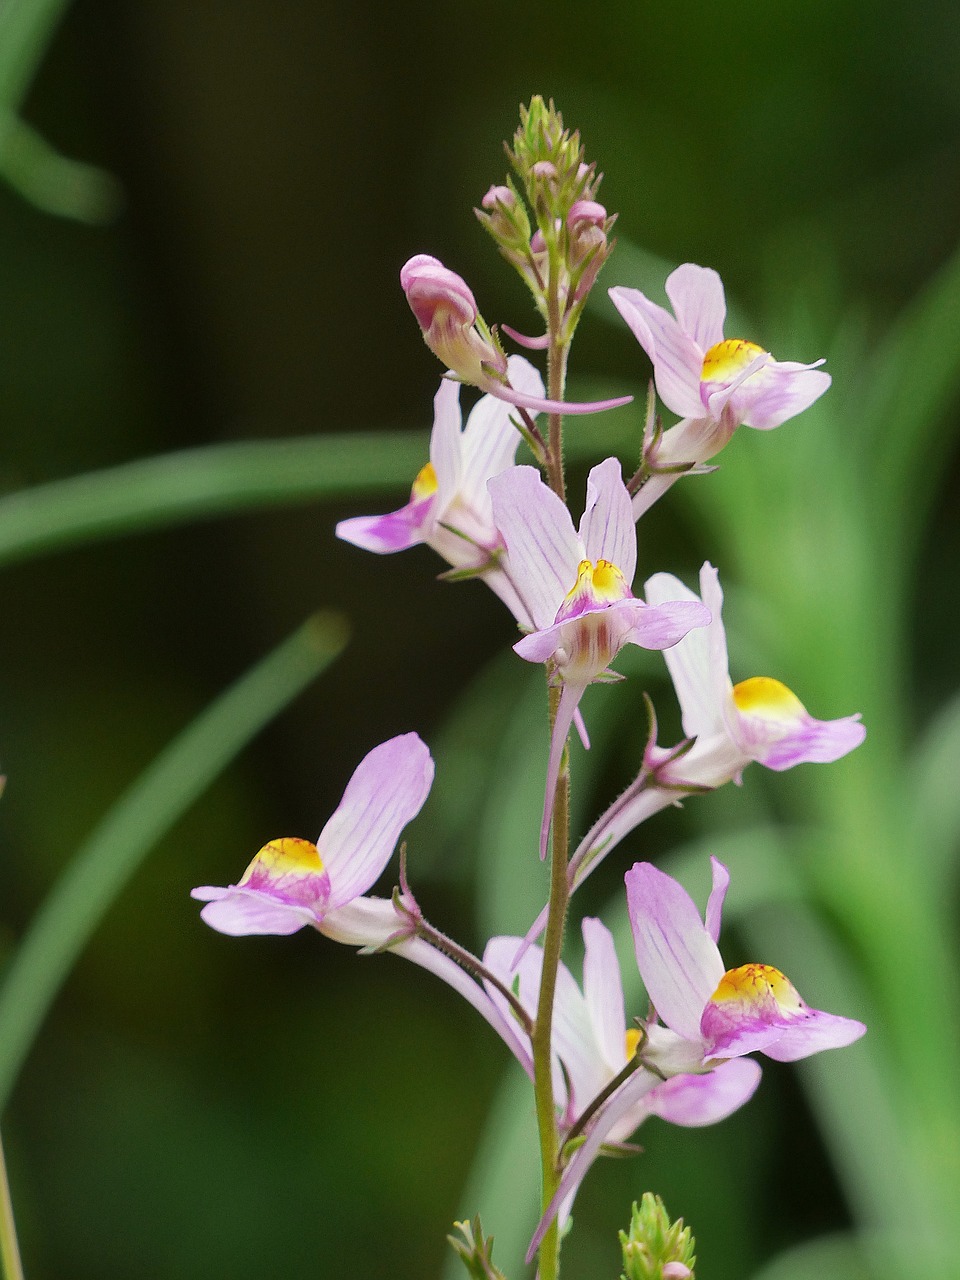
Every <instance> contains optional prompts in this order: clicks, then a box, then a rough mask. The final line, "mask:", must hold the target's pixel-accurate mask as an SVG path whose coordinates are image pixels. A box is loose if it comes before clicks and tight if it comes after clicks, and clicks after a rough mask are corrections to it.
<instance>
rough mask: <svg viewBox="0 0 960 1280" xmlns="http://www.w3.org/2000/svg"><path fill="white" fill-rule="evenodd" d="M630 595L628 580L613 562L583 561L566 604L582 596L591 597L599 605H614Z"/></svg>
mask: <svg viewBox="0 0 960 1280" xmlns="http://www.w3.org/2000/svg"><path fill="white" fill-rule="evenodd" d="M629 594H630V588H629V587H628V586H627V582H626V579H625V578H624V576H623V574H622V573H621V572H620V570H619V569H618V568H617V566H616V565H615V564H614V563H613V562H612V561H611V560H598V561H597V563H596V564H594V563H593V561H592V560H581V561H580V563H579V565H578V566H577V580H576V582H575V583H574V584H573V586H572V587H571V588H570V590H569V591H568V592H567V595H566V599H565V600H564V604H567V603H572V602H573V601H574V600H576V599H578V598H580V597H582V596H590V597H591V598H592V599H593V600H595V601H596V602H597V603H598V604H612V603H613V602H614V601H615V600H625V599H626V597H627V596H628V595H629Z"/></svg>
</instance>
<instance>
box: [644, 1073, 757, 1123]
mask: <svg viewBox="0 0 960 1280" xmlns="http://www.w3.org/2000/svg"><path fill="white" fill-rule="evenodd" d="M761 1075H762V1071H761V1068H760V1065H759V1063H756V1062H754V1061H753V1059H752V1058H734V1059H732V1061H730V1062H724V1063H721V1064H720V1065H719V1066H717V1067H714V1069H713V1070H712V1071H710V1072H708V1073H707V1074H706V1075H682V1076H674V1077H673V1078H672V1079H670V1080H668V1081H667V1082H666V1084H661V1085H659V1086H658V1087H657V1088H656V1089H654V1090H652V1091H651V1092H650V1093H648V1094H647V1096H646V1098H645V1099H644V1103H645V1104H646V1108H647V1111H648V1112H649V1114H650V1115H655V1116H659V1117H660V1118H661V1120H666V1121H667V1122H668V1123H669V1124H678V1125H682V1126H683V1127H684V1128H688V1129H696V1128H700V1127H701V1126H703V1125H708V1124H716V1123H717V1121H719V1120H725V1119H726V1118H727V1116H729V1115H732V1114H733V1113H734V1111H737V1110H738V1109H739V1108H740V1107H742V1106H743V1104H744V1103H745V1102H748V1101H749V1100H750V1098H752V1097H753V1094H754V1092H755V1091H756V1088H757V1085H758V1084H759V1083H760V1077H761Z"/></svg>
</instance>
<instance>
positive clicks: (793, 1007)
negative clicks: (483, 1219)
mask: <svg viewBox="0 0 960 1280" xmlns="http://www.w3.org/2000/svg"><path fill="white" fill-rule="evenodd" d="M711 866H712V868H713V888H712V890H711V893H710V898H709V901H708V903H707V910H706V916H705V918H704V919H703V920H701V918H700V914H699V912H698V911H697V908H696V906H695V904H694V902H693V899H692V898H691V897H690V896H689V895H688V894H687V892H686V890H685V889H684V888H683V887H682V886H681V885H679V884H678V883H677V882H676V880H673V879H672V878H671V877H670V876H668V875H666V874H665V873H664V872H662V871H660V870H658V869H657V868H656V867H654V866H652V865H651V864H650V863H649V862H638V863H636V864H635V865H634V866H633V868H632V869H631V870H630V871H628V872H627V875H626V885H627V905H628V909H629V912H630V925H631V928H632V931H633V940H634V950H635V952H636V957H637V966H638V968H639V970H640V976H641V978H642V979H643V984H644V986H645V987H646V990H647V994H648V995H649V997H650V1000H651V1002H652V1004H653V1006H654V1008H655V1009H656V1012H657V1014H658V1015H659V1019H660V1022H649V1023H647V1025H646V1028H645V1029H646V1043H645V1044H644V1046H643V1061H644V1063H646V1064H647V1065H648V1066H649V1067H650V1068H651V1069H652V1070H655V1071H658V1072H660V1073H661V1074H662V1075H663V1076H666V1077H667V1084H666V1085H665V1086H663V1088H664V1089H668V1088H669V1087H670V1085H673V1084H675V1082H676V1084H675V1087H676V1088H677V1094H676V1096H675V1097H674V1098H671V1102H670V1104H668V1105H677V1103H678V1102H679V1107H680V1110H681V1112H684V1111H685V1112H686V1114H688V1115H694V1114H696V1110H697V1105H698V1099H699V1100H700V1101H702V1099H703V1095H702V1094H701V1092H700V1090H702V1089H703V1088H705V1087H706V1082H708V1081H710V1080H711V1079H713V1081H714V1083H713V1086H712V1088H711V1089H710V1092H709V1094H708V1095H707V1097H708V1098H709V1101H708V1103H707V1106H708V1108H709V1107H716V1109H717V1111H718V1113H720V1114H718V1115H717V1116H716V1118H721V1116H722V1114H729V1113H730V1111H733V1110H735V1109H736V1107H737V1106H740V1105H742V1103H743V1102H746V1101H747V1099H748V1098H749V1097H750V1096H751V1095H752V1093H753V1091H754V1089H755V1088H756V1085H757V1083H758V1081H759V1077H760V1072H759V1068H758V1067H757V1065H756V1063H746V1062H741V1061H740V1059H742V1058H743V1057H744V1055H746V1054H748V1053H753V1052H760V1053H764V1054H766V1056H767V1057H769V1058H774V1059H776V1060H777V1061H779V1062H794V1061H796V1060H797V1059H799V1058H806V1057H809V1056H810V1055H811V1054H813V1053H819V1052H820V1051H821V1050H823V1049H839V1048H843V1047H844V1046H846V1045H848V1044H852V1043H853V1042H854V1041H855V1040H858V1039H859V1038H860V1037H861V1036H862V1035H863V1034H864V1032H865V1031H866V1027H865V1026H864V1025H863V1023H862V1022H858V1021H856V1020H855V1019H853V1018H844V1017H841V1016H839V1015H838V1014H832V1013H825V1012H823V1011H821V1010H819V1009H811V1008H810V1006H809V1005H807V1004H806V1003H805V1002H804V1001H803V1000H802V999H801V997H800V995H799V994H798V992H797V990H796V988H795V987H794V986H793V984H792V983H791V982H790V980H789V979H788V978H786V977H785V976H784V975H783V974H782V973H781V972H780V971H779V969H774V968H773V966H772V965H766V964H748V965H741V966H739V967H737V968H735V969H729V970H728V969H725V968H724V964H723V960H722V959H721V956H720V951H719V949H718V947H717V939H718V937H719V935H720V925H721V916H722V911H723V900H724V897H725V896H726V891H727V887H728V885H729V883H730V876H729V873H728V872H727V869H726V867H724V866H723V864H722V863H721V862H719V861H718V860H717V859H716V858H711ZM661 1024H662V1025H661ZM704 1072H709V1073H711V1074H709V1075H703V1074H702V1073H704ZM654 1079H656V1077H654ZM725 1092H726V1093H727V1098H728V1101H729V1102H730V1103H731V1104H732V1105H730V1107H729V1110H728V1111H726V1112H723V1103H722V1099H723V1095H724V1093H725ZM685 1095H686V1096H685ZM646 1096H652V1093H651V1092H650V1088H649V1086H648V1085H647V1081H646V1080H644V1078H643V1076H640V1075H639V1073H635V1074H634V1076H633V1077H631V1078H630V1079H628V1080H627V1081H626V1083H625V1084H624V1085H623V1086H621V1088H620V1089H619V1090H617V1092H616V1093H614V1094H613V1095H612V1096H611V1097H610V1098H609V1099H608V1100H607V1102H606V1103H605V1105H604V1107H603V1108H602V1109H601V1110H600V1111H598V1112H597V1114H596V1116H595V1117H594V1120H593V1123H592V1125H591V1127H590V1129H589V1132H588V1134H587V1139H586V1141H585V1142H584V1144H583V1146H582V1147H580V1148H579V1150H578V1151H577V1152H576V1153H575V1154H574V1156H573V1158H572V1159H571V1160H570V1163H569V1164H568V1166H567V1168H566V1169H565V1170H564V1173H563V1176H562V1178H561V1180H560V1185H559V1187H558V1189H557V1193H556V1195H555V1196H554V1198H553V1200H552V1201H551V1203H550V1205H549V1207H548V1209H547V1212H546V1213H545V1214H544V1216H543V1218H542V1219H541V1222H540V1225H539V1227H538V1228H537V1233H536V1235H535V1236H534V1239H533V1241H532V1243H531V1246H530V1251H529V1253H528V1258H530V1257H532V1256H533V1253H534V1252H535V1251H536V1248H537V1246H538V1245H539V1243H540V1240H541V1239H542V1238H543V1233H544V1232H545V1231H546V1228H547V1226H548V1225H549V1223H550V1221H551V1220H552V1218H553V1216H554V1215H555V1214H556V1213H558V1212H562V1211H563V1209H564V1208H565V1207H566V1206H568V1204H569V1201H570V1197H571V1196H572V1195H573V1194H574V1193H575V1192H576V1190H577V1187H578V1186H579V1184H580V1182H581V1181H582V1179H583V1177H584V1175H585V1173H586V1172H587V1170H588V1168H589V1167H590V1164H591V1163H592V1161H593V1159H594V1157H595V1156H596V1153H597V1151H598V1150H599V1149H600V1147H601V1145H602V1144H603V1143H604V1142H605V1141H607V1140H608V1139H609V1138H610V1136H611V1134H612V1133H614V1132H616V1131H617V1126H618V1125H619V1124H620V1123H621V1122H622V1121H623V1118H624V1116H625V1115H629V1114H630V1112H631V1109H632V1108H634V1107H636V1105H637V1103H638V1102H640V1101H642V1099H643V1098H644V1097H646ZM708 1122H709V1121H708Z"/></svg>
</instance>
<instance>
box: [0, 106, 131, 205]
mask: <svg viewBox="0 0 960 1280" xmlns="http://www.w3.org/2000/svg"><path fill="white" fill-rule="evenodd" d="M0 173H2V175H3V177H4V178H6V180H7V182H9V183H10V185H11V187H13V189H14V190H15V191H19V193H20V194H21V195H22V196H23V197H24V199H26V200H29V201H30V203H31V204H33V205H36V207H37V208H38V209H42V210H43V211H44V213H55V214H58V215H59V216H60V217H64V218H76V219H77V220H78V221H79V222H89V223H92V224H94V225H98V224H100V223H105V222H111V221H112V220H113V219H114V218H115V217H116V216H117V214H118V213H119V212H120V208H121V205H122V203H123V193H122V191H121V188H120V184H119V182H117V180H116V178H115V177H114V176H113V174H111V173H108V172H107V171H106V170H105V169H100V168H98V166H97V165H93V164H85V163H84V162H83V161H81V160H71V159H70V158H69V157H68V156H64V155H61V154H60V152H59V151H57V150H56V149H55V148H54V147H51V146H50V144H49V142H47V141H46V139H45V138H43V137H41V135H40V134H39V133H37V131H36V130H35V129H32V128H31V127H30V125H28V124H26V123H25V122H24V121H23V120H20V119H18V118H17V117H16V116H13V115H7V116H6V117H2V116H0Z"/></svg>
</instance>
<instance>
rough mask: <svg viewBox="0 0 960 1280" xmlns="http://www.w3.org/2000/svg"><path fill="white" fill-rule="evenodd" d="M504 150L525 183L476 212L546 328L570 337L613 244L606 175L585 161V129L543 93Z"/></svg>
mask: <svg viewBox="0 0 960 1280" xmlns="http://www.w3.org/2000/svg"><path fill="white" fill-rule="evenodd" d="M506 151H507V155H508V157H509V159H510V163H511V165H512V166H513V169H514V170H515V172H516V175H517V178H518V180H519V181H518V182H516V183H515V182H514V180H513V179H512V178H510V177H508V178H507V180H506V183H505V184H503V185H494V186H492V187H490V189H489V190H488V191H487V193H486V195H485V196H484V197H483V199H482V201H481V205H482V208H480V209H477V210H476V211H475V212H476V214H477V217H478V218H479V219H480V221H481V222H482V223H483V225H484V226H485V227H486V229H487V231H488V232H489V233H490V235H491V236H492V237H493V239H494V240H495V241H496V242H497V245H498V246H499V248H500V252H501V253H502V254H503V256H504V257H505V258H506V260H507V261H508V262H509V263H510V264H511V265H512V266H513V267H514V268H515V270H516V271H518V272H519V273H520V275H521V276H522V277H523V279H524V280H525V281H526V283H527V285H528V286H529V288H530V291H531V292H532V294H533V297H534V301H535V302H536V305H537V308H538V310H539V311H540V314H541V315H542V316H543V318H544V320H545V321H546V323H547V327H548V331H549V330H550V329H551V328H552V329H553V330H554V332H555V333H556V335H557V336H558V337H560V339H561V340H563V341H568V340H569V338H570V337H571V336H572V334H573V330H574V328H575V326H576V323H577V320H578V319H579V316H580V312H581V311H582V309H583V304H584V302H585V301H586V297H587V294H588V293H589V292H590V289H591V288H592V286H593V283H594V281H595V280H596V278H597V275H598V273H599V271H600V268H601V267H602V266H603V264H604V262H605V261H606V259H607V258H608V257H609V255H610V251H611V249H612V248H613V244H612V242H611V241H610V240H609V233H610V230H611V228H612V227H613V224H614V221H615V217H609V216H608V215H607V211H606V209H605V208H604V207H603V205H602V204H600V203H598V201H597V198H596V197H597V191H598V189H599V187H600V181H601V175H600V174H598V173H597V170H596V165H595V164H587V162H586V160H585V158H584V150H583V146H582V144H581V142H580V134H579V133H577V132H574V133H570V132H569V131H568V130H567V129H565V128H564V127H563V117H562V116H561V115H560V112H559V111H557V109H556V108H555V107H554V105H553V103H552V102H551V103H550V105H549V106H547V105H546V104H545V103H544V101H543V99H542V98H541V97H539V95H538V96H536V97H534V98H533V100H532V101H531V103H530V106H529V107H523V106H521V108H520V127H519V129H518V130H517V132H516V134H515V135H514V138H513V144H512V146H511V145H507V146H506ZM521 192H522V193H523V194H522V195H521ZM523 196H525V197H526V201H527V204H529V210H530V211H529V212H528V209H527V206H526V205H525V204H524V200H523ZM531 213H532V215H533V216H532V221H531V216H530V214H531ZM534 223H535V224H536V225H535V229H534V226H533V224H534ZM551 298H552V299H553V302H552V303H551Z"/></svg>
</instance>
